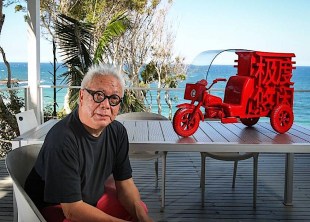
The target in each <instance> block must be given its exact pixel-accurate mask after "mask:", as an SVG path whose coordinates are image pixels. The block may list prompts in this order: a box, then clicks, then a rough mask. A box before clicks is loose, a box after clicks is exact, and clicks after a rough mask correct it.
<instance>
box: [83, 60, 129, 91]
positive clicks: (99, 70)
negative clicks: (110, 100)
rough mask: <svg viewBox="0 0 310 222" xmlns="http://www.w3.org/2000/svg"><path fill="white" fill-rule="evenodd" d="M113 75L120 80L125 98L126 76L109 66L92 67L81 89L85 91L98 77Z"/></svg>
mask: <svg viewBox="0 0 310 222" xmlns="http://www.w3.org/2000/svg"><path fill="white" fill-rule="evenodd" d="M106 75H111V76H114V77H115V78H116V79H118V80H119V82H120V84H121V87H122V96H124V90H125V80H124V76H123V75H122V74H121V73H120V72H118V71H117V69H116V68H115V67H114V66H112V65H107V64H102V63H100V64H98V65H96V64H94V65H92V66H91V67H89V69H88V71H87V73H86V74H85V76H84V78H83V80H82V83H81V88H82V89H84V88H85V87H86V86H87V84H88V83H89V82H91V81H92V80H93V78H94V77H96V76H106Z"/></svg>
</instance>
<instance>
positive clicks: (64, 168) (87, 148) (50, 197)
mask: <svg viewBox="0 0 310 222" xmlns="http://www.w3.org/2000/svg"><path fill="white" fill-rule="evenodd" d="M128 148H129V144H128V136H127V131H126V129H125V127H124V126H123V125H122V124H121V123H119V122H118V121H113V122H112V123H111V124H109V125H108V126H107V127H106V128H105V129H104V131H103V132H102V133H101V135H100V136H99V137H94V136H92V135H90V134H89V133H88V132H87V131H86V129H85V128H84V126H83V125H82V123H81V121H80V120H79V117H78V110H77V109H76V110H75V111H73V112H72V113H71V114H69V115H68V116H67V117H66V118H64V119H63V120H61V121H59V122H58V123H57V124H55V126H53V127H52V129H51V130H50V131H49V132H48V134H47V135H46V138H45V141H44V144H43V146H42V148H41V151H40V153H39V155H38V159H37V161H36V163H35V166H34V168H33V169H32V171H31V173H30V174H29V176H28V178H27V180H26V183H25V190H26V192H27V193H28V195H29V196H30V198H31V199H32V200H33V201H34V203H35V204H36V206H37V207H38V208H39V209H41V208H43V207H46V206H51V205H56V204H60V203H71V202H76V201H79V200H83V201H84V202H86V203H88V204H91V205H93V206H96V203H97V201H98V200H99V198H100V197H101V196H102V195H103V193H104V182H105V180H106V179H107V178H108V177H109V175H110V174H111V173H113V176H114V179H115V180H126V179H129V178H131V177H132V169H131V166H130V162H129V158H128Z"/></svg>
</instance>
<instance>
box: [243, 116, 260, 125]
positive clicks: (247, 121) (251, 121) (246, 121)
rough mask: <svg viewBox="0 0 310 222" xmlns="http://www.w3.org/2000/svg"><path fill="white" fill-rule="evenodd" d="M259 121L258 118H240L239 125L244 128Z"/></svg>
mask: <svg viewBox="0 0 310 222" xmlns="http://www.w3.org/2000/svg"><path fill="white" fill-rule="evenodd" d="M258 120H259V117H256V118H240V121H241V123H243V124H244V125H246V126H254V125H255V124H256V123H257V122H258Z"/></svg>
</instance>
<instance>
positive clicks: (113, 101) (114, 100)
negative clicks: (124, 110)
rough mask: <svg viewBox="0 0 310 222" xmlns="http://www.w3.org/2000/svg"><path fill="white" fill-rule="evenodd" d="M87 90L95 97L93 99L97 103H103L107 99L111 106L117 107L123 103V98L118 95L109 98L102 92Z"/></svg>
mask: <svg viewBox="0 0 310 222" xmlns="http://www.w3.org/2000/svg"><path fill="white" fill-rule="evenodd" d="M85 90H86V91H87V92H88V93H89V94H90V95H92V96H93V99H94V101H95V102H96V103H101V102H102V101H104V100H105V99H108V101H109V104H110V106H117V105H118V104H119V103H120V102H122V98H121V97H119V96H118V95H116V94H113V95H111V96H107V95H106V94H104V92H102V91H93V90H90V89H86V88H85Z"/></svg>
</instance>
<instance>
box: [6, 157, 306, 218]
mask: <svg viewBox="0 0 310 222" xmlns="http://www.w3.org/2000/svg"><path fill="white" fill-rule="evenodd" d="M284 163H285V155H284V154H260V156H259V165H258V193H257V208H256V210H254V209H253V208H252V159H249V160H244V161H241V162H240V164H239V166H238V175H237V180H236V187H235V188H234V189H232V188H231V183H232V173H233V162H226V161H218V160H214V159H211V158H207V161H206V195H205V207H204V208H202V207H201V199H200V188H199V178H200V154H199V153H168V156H167V182H166V207H165V211H164V212H162V213H161V212H160V188H155V171H154V164H153V161H137V160H135V161H132V167H133V171H134V175H133V176H134V180H135V183H136V184H137V186H138V188H139V190H140V193H141V196H142V199H143V200H144V202H145V203H146V204H147V205H148V208H149V212H150V215H151V216H152V217H153V218H154V220H155V221H173V222H174V221H175V222H179V221H180V222H181V221H186V222H188V221H191V222H193V221H203V220H206V221H208V222H209V221H221V222H222V221H309V218H310V172H309V169H310V154H296V155H295V168H294V199H293V203H294V206H285V205H283V203H282V201H283V193H284V176H285V175H284V167H285V164H284ZM160 166H161V164H160ZM0 179H1V181H0V221H12V219H13V212H12V211H13V206H12V196H13V195H12V184H11V180H10V178H9V177H8V174H7V171H6V168H5V163H4V160H0ZM159 182H160V181H159ZM159 185H160V183H159Z"/></svg>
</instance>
